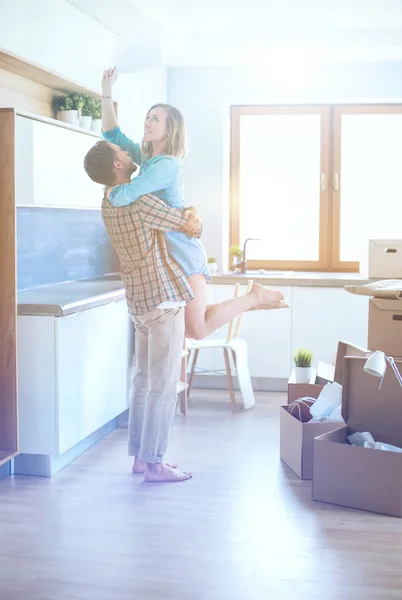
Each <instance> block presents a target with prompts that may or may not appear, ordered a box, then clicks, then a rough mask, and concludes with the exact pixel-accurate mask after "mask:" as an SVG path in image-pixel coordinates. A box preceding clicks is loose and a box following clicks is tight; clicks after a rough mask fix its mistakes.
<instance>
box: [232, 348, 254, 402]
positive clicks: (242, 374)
mask: <svg viewBox="0 0 402 600" xmlns="http://www.w3.org/2000/svg"><path fill="white" fill-rule="evenodd" d="M232 355H233V362H234V364H235V367H236V375H237V382H238V384H239V388H240V393H241V395H242V399H243V406H244V408H245V409H246V410H247V409H249V408H251V407H252V406H254V404H255V396H254V390H253V384H252V382H251V377H250V371H249V368H248V352H247V346H246V345H241V346H240V345H238V347H237V348H236V350H234V349H232Z"/></svg>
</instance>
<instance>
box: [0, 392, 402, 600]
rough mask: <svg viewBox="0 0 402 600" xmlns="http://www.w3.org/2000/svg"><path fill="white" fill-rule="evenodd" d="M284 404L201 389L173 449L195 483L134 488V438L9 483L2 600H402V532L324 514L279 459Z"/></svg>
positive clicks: (359, 518)
mask: <svg viewBox="0 0 402 600" xmlns="http://www.w3.org/2000/svg"><path fill="white" fill-rule="evenodd" d="M282 400H283V397H282V395H281V394H276V395H275V394H260V395H259V396H258V400H257V406H256V407H255V409H254V410H253V411H251V412H248V413H241V412H240V413H238V414H235V415H232V414H231V412H230V406H229V400H228V399H227V398H226V395H225V393H224V392H213V393H212V392H205V391H199V390H197V391H195V394H194V399H193V400H192V401H191V402H190V405H189V414H188V416H187V417H182V416H181V415H178V416H177V419H176V422H175V427H174V430H173V434H172V443H171V455H172V457H174V458H178V459H180V464H181V466H182V467H183V468H184V469H187V470H192V471H193V473H194V479H193V480H192V481H190V482H186V483H182V484H167V485H166V484H165V485H163V486H156V485H154V486H152V485H149V484H148V485H147V484H143V483H141V477H138V476H132V475H131V474H130V465H131V462H130V459H129V458H128V457H127V456H126V433H127V431H126V430H125V429H119V430H117V431H115V432H113V433H112V434H111V435H110V436H109V437H108V438H106V439H104V440H103V441H101V442H100V443H99V444H97V445H96V446H95V447H94V448H92V449H91V450H90V451H88V452H87V453H86V454H84V455H83V456H81V457H80V458H79V459H78V460H76V461H75V462H74V463H73V464H71V465H70V466H69V467H67V468H66V469H65V470H64V471H62V472H61V473H60V474H59V475H58V476H56V477H54V478H53V479H52V480H49V479H40V478H32V477H31V478H30V477H14V478H11V477H10V478H8V479H6V480H5V481H3V482H1V483H0V598H1V600H25V599H26V600H28V599H29V600H133V599H138V600H290V599H292V600H301V599H303V600H318V599H319V600H324V599H325V600H346V599H347V600H383V599H384V600H386V599H391V598H392V599H398V600H401V598H402V520H399V519H394V518H388V517H382V516H376V515H372V514H367V513H363V512H359V511H352V510H348V509H343V508H336V507H334V506H330V505H325V504H318V503H313V502H312V500H311V484H310V483H309V482H304V483H303V482H301V481H299V480H298V479H297V477H296V476H295V475H293V474H292V472H291V471H290V470H289V469H288V468H287V467H285V466H283V465H282V464H281V463H280V461H279V452H278V438H279V431H278V429H279V428H278V406H279V404H280V402H281V401H282Z"/></svg>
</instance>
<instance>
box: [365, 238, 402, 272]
mask: <svg viewBox="0 0 402 600" xmlns="http://www.w3.org/2000/svg"><path fill="white" fill-rule="evenodd" d="M360 273H361V274H362V275H363V276H364V277H368V278H369V279H401V278H402V240H369V242H368V248H367V246H365V250H364V252H363V256H362V257H361V260H360Z"/></svg>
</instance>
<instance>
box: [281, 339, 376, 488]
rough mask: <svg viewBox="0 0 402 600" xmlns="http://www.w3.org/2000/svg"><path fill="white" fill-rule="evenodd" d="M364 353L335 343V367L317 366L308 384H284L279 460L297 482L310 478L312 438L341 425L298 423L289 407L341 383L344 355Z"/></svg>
mask: <svg viewBox="0 0 402 600" xmlns="http://www.w3.org/2000/svg"><path fill="white" fill-rule="evenodd" d="M367 352H368V350H366V349H365V348H360V347H359V346H354V345H353V344H350V343H348V342H339V343H338V351H337V354H336V362H335V367H333V366H332V365H327V364H325V363H319V365H318V369H317V371H316V373H314V374H313V376H312V381H311V383H305V384H300V383H295V382H294V374H293V378H292V377H291V378H290V379H289V383H288V405H284V406H281V408H280V457H281V460H283V462H285V463H286V464H287V465H288V466H289V467H290V468H291V469H292V471H294V473H296V475H297V476H298V477H300V479H311V478H312V475H313V447H314V438H315V437H316V436H319V435H322V434H324V433H327V432H329V431H333V430H334V429H337V428H339V427H342V426H343V425H344V423H343V421H327V422H322V423H320V422H316V421H314V422H308V423H301V422H300V421H299V420H298V419H296V418H295V417H293V416H292V415H290V414H289V404H290V403H291V402H294V401H295V400H298V399H299V398H302V397H303V396H310V397H312V398H318V396H319V395H320V393H321V390H322V389H323V387H324V385H325V384H326V383H328V382H329V381H336V382H337V383H341V382H342V372H343V359H344V357H345V356H346V354H353V355H357V356H365V355H366V353H367Z"/></svg>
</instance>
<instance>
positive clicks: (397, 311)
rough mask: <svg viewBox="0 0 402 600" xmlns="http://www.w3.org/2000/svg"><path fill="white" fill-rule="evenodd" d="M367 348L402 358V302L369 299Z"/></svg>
mask: <svg viewBox="0 0 402 600" xmlns="http://www.w3.org/2000/svg"><path fill="white" fill-rule="evenodd" d="M368 347H369V348H370V350H373V351H374V350H382V351H383V352H385V354H388V355H390V356H402V300H388V299H384V298H371V299H370V302H369V326H368Z"/></svg>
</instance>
